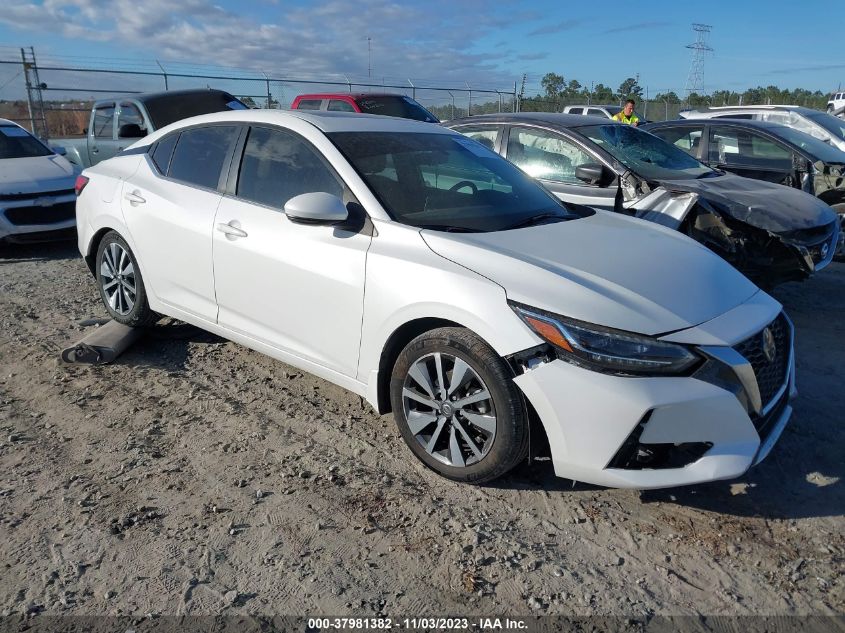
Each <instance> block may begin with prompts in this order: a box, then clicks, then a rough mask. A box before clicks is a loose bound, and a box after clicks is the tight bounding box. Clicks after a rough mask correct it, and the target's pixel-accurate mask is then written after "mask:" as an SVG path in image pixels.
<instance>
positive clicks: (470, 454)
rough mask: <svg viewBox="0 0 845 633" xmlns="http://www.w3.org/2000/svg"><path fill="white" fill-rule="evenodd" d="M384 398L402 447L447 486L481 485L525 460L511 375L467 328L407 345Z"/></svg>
mask: <svg viewBox="0 0 845 633" xmlns="http://www.w3.org/2000/svg"><path fill="white" fill-rule="evenodd" d="M438 364H439V366H440V369H439V371H438ZM456 372H459V373H458V374H457V376H456ZM438 376H442V377H443V378H442V381H441V380H440V379H439V378H438ZM441 383H444V384H445V387H446V394H445V396H446V397H444V394H443V392H442V391H441ZM409 392H410V393H411V395H412V396H413V397H409V395H408V394H409ZM484 393H486V394H487V395H488V397H487V398H484V397H483V394H484ZM429 396H433V397H429ZM479 396H481V397H480V398H479ZM390 399H391V404H392V405H393V414H394V417H395V419H396V424H397V426H398V427H399V432H400V433H401V435H402V438H403V439H404V440H405V443H406V444H407V445H408V447H409V448H410V449H411V451H412V452H413V453H414V455H416V456H417V458H418V459H419V460H420V461H422V462H423V463H424V464H425V465H426V466H428V467H429V468H431V469H432V470H434V471H435V472H437V473H438V474H440V475H442V476H444V477H446V478H448V479H452V480H454V481H462V482H467V483H483V482H486V481H490V480H492V479H496V478H497V477H500V476H502V475H504V474H505V473H507V472H508V471H509V470H511V469H512V468H513V467H514V466H516V465H517V464H518V463H519V462H520V461H522V460H524V459H526V458H527V455H528V445H529V442H528V431H529V427H528V415H527V413H526V409H525V404H524V402H523V400H522V395H521V393H520V392H519V390H518V389H517V387H516V385H515V384H514V382H513V374H512V372H511V370H510V368H509V367H508V365H507V364H506V363H505V361H504V360H502V358H501V357H499V355H498V354H496V352H495V351H493V349H492V348H491V347H490V346H489V345H488V344H487V343H485V342H484V341H483V340H481V339H480V338H479V337H478V336H476V335H475V334H473V333H472V332H470V331H469V330H467V329H464V328H459V327H445V328H439V329H436V330H431V331H430V332H426V333H424V334H421V335H420V336H418V337H417V338H415V339H414V340H412V341H411V342H410V343H408V345H407V346H406V347H405V349H403V350H402V352H401V353H400V354H399V357H398V358H397V359H396V363H395V364H394V366H393V372H392V374H391V378H390ZM462 400H468V402H466V403H465V404H464V405H463V406H462V407H459V406H456V405H457V403H458V402H460V401H462ZM453 402H454V403H455V404H453ZM435 436H436V437H435ZM432 441H433V443H432Z"/></svg>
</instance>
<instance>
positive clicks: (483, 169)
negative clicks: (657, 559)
mask: <svg viewBox="0 0 845 633" xmlns="http://www.w3.org/2000/svg"><path fill="white" fill-rule="evenodd" d="M77 191H78V194H79V198H78V203H77V226H78V231H79V248H80V251H81V252H82V255H83V256H84V257H85V260H86V261H87V263H88V265H89V267H90V269H91V271H92V273H93V274H94V277H95V279H96V283H97V286H98V288H99V292H100V295H101V297H102V299H103V302H104V304H105V307H106V309H107V310H108V312H109V314H110V315H111V317H112V318H114V319H115V320H117V321H120V322H122V323H125V324H129V325H133V326H141V325H146V324H150V323H152V322H153V321H154V320H155V319H157V318H158V317H159V316H160V315H168V316H171V317H175V318H177V319H181V320H183V321H186V322H188V323H192V324H194V325H197V326H199V327H201V328H204V329H206V330H209V331H211V332H214V333H216V334H219V335H220V336H223V337H226V338H228V339H231V340H233V341H237V342H239V343H241V344H243V345H246V346H248V347H251V348H253V349H256V350H259V351H261V352H264V353H266V354H269V355H270V356H273V357H275V358H277V359H279V360H282V361H284V362H286V363H289V364H291V365H294V366H296V367H299V368H302V369H304V370H306V371H309V372H312V373H314V374H316V375H317V376H320V377H322V378H325V379H326V380H329V381H331V382H333V383H336V384H338V385H340V386H342V387H345V388H346V389H349V390H351V391H353V392H355V393H357V394H360V395H361V396H363V397H365V398H366V399H367V400H368V401H369V402H370V403H371V404H372V406H373V407H375V408H376V410H378V411H379V412H388V411H392V412H393V414H394V416H395V419H396V422H397V425H398V428H399V432H400V433H401V435H402V437H403V438H404V440H405V442H406V443H407V444H408V446H409V447H410V449H411V452H413V453H414V455H416V456H417V458H419V459H420V460H421V461H422V462H423V463H424V464H425V465H426V466H428V467H429V468H431V469H433V470H435V471H437V472H438V473H440V474H441V475H443V476H445V477H448V478H450V479H455V480H459V481H467V482H483V481H487V480H490V479H493V478H494V477H498V476H500V475H502V474H504V473H506V472H508V471H509V470H510V469H511V468H513V467H514V465H516V464H517V463H518V462H520V461H521V460H524V459H526V455H527V454H528V450H529V443H530V442H529V436H531V437H534V438H536V437H538V432H539V431H541V430H542V431H544V432H545V436H546V437H547V438H548V445H549V448H550V452H551V458H552V462H553V464H554V470H555V473H556V474H557V475H558V476H561V477H567V478H571V479H576V480H580V481H585V482H590V483H595V484H602V485H607V486H619V487H631V488H656V487H664V486H675V485H680V484H691V483H694V482H702V481H709V480H714V479H724V478H730V477H736V476H738V475H741V474H742V473H744V472H745V471H746V470H747V469H748V468H749V467H750V466H752V465H754V464H756V463H757V462H759V461H760V460H762V459H763V458H764V457H765V456H766V454H767V453H768V452H769V450H770V449H771V448H772V445H773V444H774V443H775V441H776V440H777V438H778V436H779V435H780V433H781V431H782V430H783V428H784V426H785V425H786V423H787V420H788V419H789V417H790V415H791V413H792V409H791V407H790V406H789V400H790V398H791V397H792V396H794V394H795V379H794V356H793V341H792V338H793V328H792V325H791V323H790V321H789V319H788V318H787V317H786V315H785V314H784V313H783V311H782V308H781V306H780V305H779V304H778V303H777V302H776V301H775V300H773V299H772V298H771V297H769V296H768V295H767V294H765V293H764V292H762V291H760V290H759V289H758V288H757V287H755V286H754V285H753V284H752V283H751V282H749V281H748V280H747V279H746V278H745V277H743V276H742V275H740V274H739V273H738V272H736V271H735V270H734V269H733V268H731V267H730V266H729V265H728V264H727V263H725V262H724V261H723V260H722V259H720V258H719V257H718V256H716V255H714V254H713V253H711V252H710V251H709V250H707V249H706V248H704V247H703V246H700V245H699V244H697V243H696V242H694V241H692V240H691V239H689V238H687V237H685V236H682V235H680V234H679V233H677V232H676V231H671V230H669V229H664V228H662V227H659V226H656V225H654V224H653V223H647V222H644V221H641V220H636V219H632V218H628V217H623V216H620V215H617V214H613V213H609V212H600V211H593V210H591V209H587V208H584V207H572V206H568V205H566V204H564V203H562V202H561V201H559V200H557V199H556V198H555V197H554V196H553V195H551V194H550V193H548V192H547V191H546V190H545V189H543V188H542V187H541V186H540V185H538V184H536V183H535V182H534V181H533V180H532V179H531V178H529V177H528V176H526V175H525V174H523V173H522V172H521V171H520V170H519V169H518V168H516V167H514V166H513V165H511V164H510V163H509V162H507V161H506V160H504V159H503V158H501V157H500V156H498V155H497V154H495V153H494V152H492V151H490V150H488V149H487V148H486V147H484V146H483V145H481V144H479V143H477V142H475V141H473V140H471V139H468V138H466V137H464V136H462V135H460V134H458V133H457V132H453V131H451V130H448V129H445V128H441V127H437V126H434V125H431V124H427V123H419V122H413V121H408V120H402V119H395V118H389V117H378V116H369V115H361V114H354V115H351V114H345V113H314V112H308V111H293V112H278V111H269V110H265V111H260V110H259V111H255V110H250V111H239V112H227V113H219V114H210V115H205V116H201V117H195V118H192V119H187V120H184V121H180V122H178V123H175V124H173V125H170V126H168V127H166V128H163V129H162V130H159V131H158V132H155V133H153V134H151V135H150V136H148V137H146V138H144V139H143V140H141V141H139V142H138V143H136V144H135V145H134V146H133V147H131V148H130V149H128V150H126V151H124V152H123V153H122V154H119V155H118V156H117V157H115V158H113V159H111V160H107V161H104V162H102V163H100V164H99V165H97V166H96V167H92V168H90V169H87V170H85V172H83V175H82V176H80V178H79V180H78V182H77ZM531 427H533V428H531ZM529 430H531V431H533V432H532V433H531V434H529ZM533 443H534V444H535V445H536V443H537V442H533Z"/></svg>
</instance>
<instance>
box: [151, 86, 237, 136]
mask: <svg viewBox="0 0 845 633" xmlns="http://www.w3.org/2000/svg"><path fill="white" fill-rule="evenodd" d="M144 105H145V106H146V108H147V114H148V115H149V116H150V121H152V124H153V125H154V126H155V129H157V130H160V129H161V128H163V127H164V126H165V125H169V124H170V123H173V122H174V121H181V120H182V119H187V118H188V117H191V116H198V115H200V114H210V113H212V112H226V111H228V110H246V109H247V107H246V106H245V105H244V104H243V102H241V101H238V100H237V99H236V98H235V97H233V96H232V95H230V94H229V93H228V92H221V91H219V90H207V91H206V90H197V91H194V92H186V93H170V94H168V93H163V94H162V95H160V96H158V97H153V98H147V100H146V101H145V102H144Z"/></svg>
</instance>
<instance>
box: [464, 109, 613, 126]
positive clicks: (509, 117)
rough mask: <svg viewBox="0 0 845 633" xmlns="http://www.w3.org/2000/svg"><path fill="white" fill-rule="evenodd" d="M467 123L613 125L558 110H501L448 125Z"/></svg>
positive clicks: (588, 116) (600, 118)
mask: <svg viewBox="0 0 845 633" xmlns="http://www.w3.org/2000/svg"><path fill="white" fill-rule="evenodd" d="M467 123H537V124H540V125H550V124H551V125H553V126H555V127H559V128H574V127H582V126H585V125H598V124H602V125H613V123H612V122H611V121H610V120H609V119H607V118H605V117H599V116H591V115H583V114H562V113H558V112H502V113H498V114H478V115H475V116H469V117H464V118H462V119H452V120H451V121H449V125H450V126H452V125H457V124H461V125H464V124H467Z"/></svg>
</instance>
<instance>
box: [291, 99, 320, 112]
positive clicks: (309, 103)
mask: <svg viewBox="0 0 845 633" xmlns="http://www.w3.org/2000/svg"><path fill="white" fill-rule="evenodd" d="M321 103H323V100H322V99H303V100H302V101H300V102H299V104H298V105H297V106H296V109H297V110H319V109H320V104H321Z"/></svg>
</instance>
